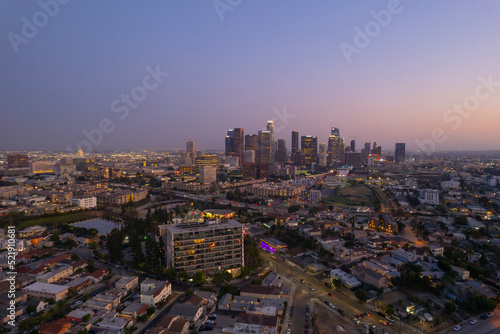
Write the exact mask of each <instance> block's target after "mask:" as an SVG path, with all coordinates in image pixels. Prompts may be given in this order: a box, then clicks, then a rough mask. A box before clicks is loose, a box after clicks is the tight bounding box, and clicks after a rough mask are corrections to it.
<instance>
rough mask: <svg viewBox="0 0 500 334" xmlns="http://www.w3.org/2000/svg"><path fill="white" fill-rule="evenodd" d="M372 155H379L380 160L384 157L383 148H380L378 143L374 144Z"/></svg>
mask: <svg viewBox="0 0 500 334" xmlns="http://www.w3.org/2000/svg"><path fill="white" fill-rule="evenodd" d="M372 154H377V155H378V157H379V158H380V157H381V156H382V146H378V145H377V142H373V148H372Z"/></svg>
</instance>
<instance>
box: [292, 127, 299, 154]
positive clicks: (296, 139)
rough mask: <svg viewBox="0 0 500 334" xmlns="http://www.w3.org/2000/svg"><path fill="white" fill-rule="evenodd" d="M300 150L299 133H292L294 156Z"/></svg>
mask: <svg viewBox="0 0 500 334" xmlns="http://www.w3.org/2000/svg"><path fill="white" fill-rule="evenodd" d="M298 150H299V131H295V130H294V131H292V155H294V154H295V153H297V151H298Z"/></svg>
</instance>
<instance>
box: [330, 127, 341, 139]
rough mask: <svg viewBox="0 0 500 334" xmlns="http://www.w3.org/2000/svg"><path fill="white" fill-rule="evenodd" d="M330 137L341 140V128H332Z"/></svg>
mask: <svg viewBox="0 0 500 334" xmlns="http://www.w3.org/2000/svg"><path fill="white" fill-rule="evenodd" d="M330 135H331V136H334V137H337V138H339V137H340V129H339V128H332V130H331V133H330Z"/></svg>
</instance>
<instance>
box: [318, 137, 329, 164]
mask: <svg viewBox="0 0 500 334" xmlns="http://www.w3.org/2000/svg"><path fill="white" fill-rule="evenodd" d="M327 161H328V159H327V150H326V144H325V143H321V144H319V165H320V166H322V167H325V166H326V164H327Z"/></svg>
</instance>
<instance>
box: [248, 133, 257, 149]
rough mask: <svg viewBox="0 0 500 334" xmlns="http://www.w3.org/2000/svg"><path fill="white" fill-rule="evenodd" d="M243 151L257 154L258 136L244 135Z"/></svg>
mask: <svg viewBox="0 0 500 334" xmlns="http://www.w3.org/2000/svg"><path fill="white" fill-rule="evenodd" d="M245 150H252V151H255V152H257V151H258V150H259V136H257V135H256V134H250V135H245Z"/></svg>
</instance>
